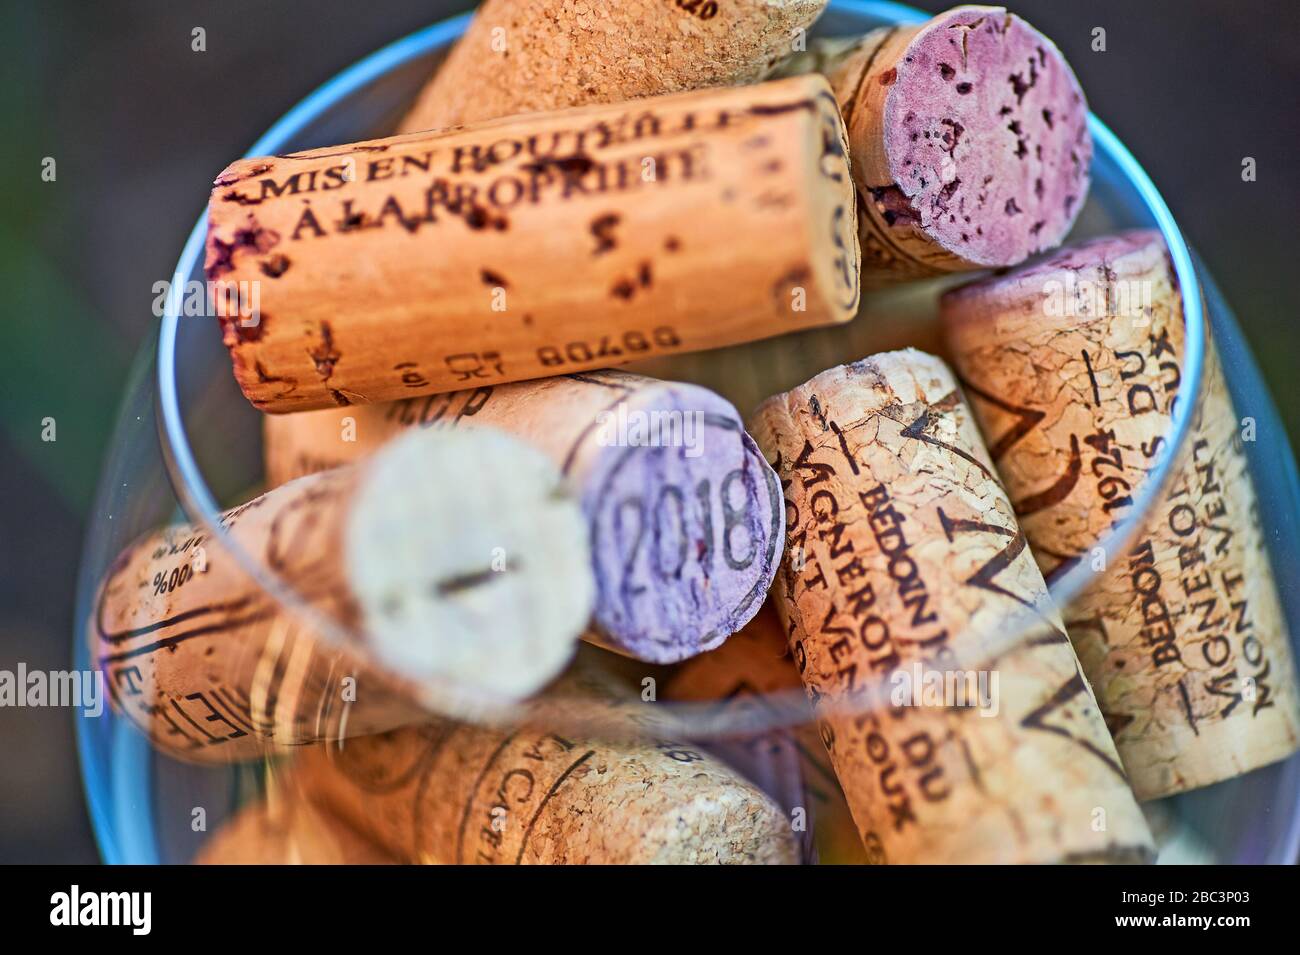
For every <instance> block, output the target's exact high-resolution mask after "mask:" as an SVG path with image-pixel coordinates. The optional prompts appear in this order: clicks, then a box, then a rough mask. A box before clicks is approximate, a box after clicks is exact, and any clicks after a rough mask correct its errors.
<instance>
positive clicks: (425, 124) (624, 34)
mask: <svg viewBox="0 0 1300 955" xmlns="http://www.w3.org/2000/svg"><path fill="white" fill-rule="evenodd" d="M825 6H826V0H698V2H697V0H683V2H677V0H667V2H665V0H618V2H617V3H608V2H596V0H486V2H484V3H482V4H480V5H479V8H478V10H477V11H476V12H475V14H474V19H473V21H471V23H470V25H469V28H468V29H467V30H466V31H465V35H464V36H463V37H461V39H460V40H459V41H457V43H456V45H455V46H454V47H453V48H452V51H451V53H450V54H449V55H448V57H447V59H446V61H445V62H444V63H443V64H442V66H441V68H440V69H439V70H438V72H437V74H436V75H435V76H434V78H433V79H432V80H431V81H430V82H429V83H428V85H427V86H426V87H425V89H424V90H423V92H421V94H420V96H419V98H418V100H417V101H416V103H415V105H414V106H413V107H412V108H411V111H410V112H409V113H408V114H407V116H406V118H405V119H404V120H403V122H402V131H403V132H410V131H414V130H422V129H440V128H443V127H447V126H461V125H465V124H468V123H475V122H480V121H482V120H485V119H495V118H497V117H499V116H509V115H512V114H515V113H530V112H537V111H540V110H553V109H563V108H565V107H569V106H585V105H588V104H592V103H617V102H621V101H623V100H631V99H641V98H643V97H647V96H659V95H662V94H665V93H679V92H684V91H687V90H695V89H704V88H706V87H714V86H731V85H739V84H743V83H753V82H756V81H757V80H759V79H761V78H762V77H763V75H764V74H765V73H767V72H768V71H769V70H770V69H771V68H772V66H773V64H775V63H776V62H777V61H778V60H780V59H781V58H782V57H784V56H787V55H789V54H790V52H791V51H792V50H793V48H794V44H795V36H796V33H797V32H798V31H800V30H802V29H804V28H806V27H808V26H809V25H810V24H811V23H812V22H813V21H814V20H815V19H816V18H817V17H818V15H819V14H820V13H821V12H822V9H823V8H824V7H825Z"/></svg>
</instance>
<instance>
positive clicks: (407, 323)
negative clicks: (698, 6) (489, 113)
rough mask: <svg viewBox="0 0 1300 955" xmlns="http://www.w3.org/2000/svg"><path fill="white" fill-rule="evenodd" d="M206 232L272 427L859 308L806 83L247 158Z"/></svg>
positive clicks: (832, 157) (841, 144)
mask: <svg viewBox="0 0 1300 955" xmlns="http://www.w3.org/2000/svg"><path fill="white" fill-rule="evenodd" d="M208 222H209V230H208V238H207V258H206V262H205V267H206V272H207V278H208V280H209V287H210V289H211V291H212V295H213V298H214V302H215V303H216V305H217V306H218V307H217V309H216V310H217V311H218V313H219V314H220V316H221V327H222V332H223V336H224V341H225V344H226V346H227V348H228V349H229V350H230V354H231V360H232V364H233V367H234V372H235V377H236V380H237V381H238V382H239V385H240V387H241V389H242V390H243V392H244V394H245V395H246V396H247V397H248V399H249V400H250V401H251V402H252V403H253V404H254V405H255V406H256V407H258V408H259V409H261V410H263V411H268V412H290V411H307V410H312V409H316V408H325V407H332V406H340V405H355V404H364V403H367V402H372V401H384V400H396V399H400V398H408V397H414V396H418V395H424V394H435V393H440V392H446V391H455V390H460V389H463V388H466V387H473V386H476V385H481V384H502V383H505V382H508V381H517V380H525V379H531V378H540V377H549V376H552V375H558V374H566V373H570V372H576V371H584V370H590V369H594V368H602V367H609V366H612V365H620V364H625V363H627V362H629V361H632V360H635V359H638V358H646V357H651V356H653V355H659V354H669V353H676V352H681V351H691V350H697V349H704V348H713V347H717V346H720V345H725V344H730V343H734V342H738V341H750V340H753V339H756V338H763V337H767V336H772V335H777V334H782V333H784V332H788V331H794V330H797V329H800V328H810V327H817V326H821V325H829V324H835V323H838V322H843V321H847V320H848V319H849V318H851V317H852V316H853V314H854V313H855V311H856V309H857V305H858V298H859V290H858V265H859V256H858V249H857V226H856V209H855V205H854V199H853V186H852V183H851V181H850V176H849V170H848V159H847V155H846V146H845V141H844V130H843V125H842V123H841V120H840V116H839V111H838V107H837V106H836V103H835V99H834V97H833V96H832V95H831V92H830V89H829V88H828V87H827V85H826V82H825V80H823V79H822V78H821V77H816V76H809V77H796V78H792V79H788V80H783V81H777V82H771V83H764V84H761V85H759V86H752V87H744V88H739V89H727V90H706V91H700V92H695V93H685V94H679V95H675V96H670V97H660V98H656V99H653V100H642V101H639V102H637V103H632V104H627V105H615V106H594V107H585V108H579V109H576V110H566V111H561V112H558V113H546V114H533V115H530V116H527V117H523V118H518V119H506V120H500V121H496V122H493V123H488V124H484V125H480V126H477V127H473V128H468V129H462V130H457V131H450V132H443V133H415V134H409V135H406V136H398V137H393V138H390V139H383V140H374V141H371V142H366V143H355V144H351V145H348V146H341V147H328V148H325V149H318V150H311V151H308V152H302V153H294V154H290V155H286V156H270V157H262V158H257V159H245V160H240V161H239V162H237V163H235V164H233V165H231V166H230V167H229V168H227V169H226V170H225V171H224V172H223V173H222V174H221V175H220V176H219V177H218V178H217V180H216V186H215V188H214V190H213V192H212V195H211V200H210V202H209V212H208ZM253 290H256V293H257V294H256V296H254V295H253V294H252V292H253ZM254 298H255V299H256V302H255V303H254V301H253V300H254Z"/></svg>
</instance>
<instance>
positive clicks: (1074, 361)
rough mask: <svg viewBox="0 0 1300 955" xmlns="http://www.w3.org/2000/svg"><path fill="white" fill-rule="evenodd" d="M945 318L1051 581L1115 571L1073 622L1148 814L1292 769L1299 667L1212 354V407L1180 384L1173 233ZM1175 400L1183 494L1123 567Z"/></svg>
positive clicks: (968, 296) (956, 297)
mask: <svg viewBox="0 0 1300 955" xmlns="http://www.w3.org/2000/svg"><path fill="white" fill-rule="evenodd" d="M942 311H943V319H944V323H945V327H946V329H947V331H948V335H949V339H950V341H951V344H952V353H953V355H954V359H955V361H956V362H957V367H958V369H959V370H960V373H961V375H962V377H963V380H964V382H965V386H966V391H967V393H968V394H969V395H970V397H971V400H972V402H973V405H974V409H975V413H976V414H977V416H978V418H979V421H980V423H981V425H982V426H983V429H984V433H985V435H986V436H987V437H988V439H989V445H990V448H991V450H992V455H993V459H994V461H995V463H996V464H997V467H998V471H999V472H1000V473H1001V475H1002V478H1003V480H1004V481H1005V482H1006V486H1007V490H1008V492H1009V493H1010V495H1011V498H1012V500H1013V501H1014V502H1015V507H1016V510H1017V512H1018V513H1019V515H1020V520H1021V525H1022V526H1023V528H1024V531H1025V534H1026V536H1027V537H1028V539H1029V544H1030V547H1031V548H1032V549H1033V550H1034V552H1035V554H1036V555H1037V557H1038V560H1039V563H1040V565H1041V566H1042V568H1043V570H1044V572H1046V573H1047V574H1048V576H1049V578H1050V577H1051V576H1052V575H1054V574H1056V573H1058V572H1060V571H1061V570H1063V569H1065V568H1066V567H1068V566H1070V565H1073V564H1074V563H1075V562H1077V561H1080V560H1084V561H1087V562H1088V563H1089V564H1091V565H1092V567H1093V569H1094V570H1097V571H1104V573H1102V574H1101V575H1100V577H1099V578H1098V579H1097V580H1096V582H1095V583H1094V584H1093V585H1090V586H1089V587H1088V588H1087V590H1086V591H1085V592H1084V594H1082V595H1081V596H1080V597H1079V598H1078V599H1077V600H1075V602H1074V603H1073V605H1072V606H1071V607H1070V608H1069V613H1068V615H1067V616H1068V619H1067V620H1066V623H1067V626H1068V628H1069V631H1070V635H1071V637H1072V638H1073V640H1074V643H1075V646H1076V648H1077V649H1078V652H1079V657H1080V659H1081V660H1082V661H1083V665H1084V667H1085V669H1086V671H1087V673H1088V677H1089V679H1090V680H1091V682H1092V684H1093V686H1094V687H1095V689H1096V691H1097V696H1098V699H1099V701H1100V703H1101V706H1102V710H1103V712H1104V713H1105V714H1106V718H1107V721H1108V723H1109V724H1110V727H1111V730H1112V732H1113V733H1114V736H1115V743H1116V746H1117V747H1118V749H1119V752H1120V755H1121V756H1122V757H1123V760H1124V765H1125V767H1126V768H1127V770H1128V773H1129V777H1130V779H1131V780H1132V782H1133V787H1134V789H1135V791H1136V792H1137V794H1138V796H1139V798H1141V799H1155V798H1159V797H1161V796H1167V795H1171V794H1173V793H1178V792H1183V791H1185V790H1188V789H1193V788H1196V787H1198V786H1205V785H1208V784H1210V783H1214V782H1218V781H1219V780H1222V779H1227V778H1229V777H1232V776H1236V775H1238V774H1240V773H1244V772H1247V771H1248V770H1251V769H1254V768H1256V767H1259V766H1263V765H1265V764H1267V763H1271V762H1275V761H1276V760H1279V759H1282V758H1284V757H1286V756H1288V755H1289V754H1291V753H1293V752H1294V751H1295V750H1296V749H1297V747H1298V746H1300V704H1298V702H1297V694H1296V682H1295V665H1294V662H1293V660H1292V656H1291V651H1290V642H1289V635H1288V632H1287V626H1286V621H1285V617H1284V615H1283V613H1282V608H1281V605H1280V603H1279V599H1278V595H1277V588H1276V584H1275V581H1274V579H1273V572H1272V569H1271V567H1270V564H1269V560H1268V554H1267V551H1266V549H1265V542H1264V531H1263V529H1262V528H1261V526H1260V516H1259V502H1258V501H1257V500H1256V497H1255V492H1254V489H1253V486H1252V484H1251V480H1250V473H1249V468H1248V464H1247V461H1246V457H1245V454H1244V451H1243V446H1242V433H1241V430H1240V425H1239V424H1238V417H1237V415H1236V414H1235V413H1234V411H1233V407H1232V401H1231V399H1230V397H1229V395H1228V392H1227V387H1226V384H1225V382H1224V377H1223V369H1222V367H1221V365H1220V363H1219V359H1218V356H1217V353H1216V352H1215V349H1214V347H1213V344H1212V343H1211V347H1210V349H1209V351H1208V353H1207V356H1206V362H1205V366H1204V376H1203V384H1202V387H1201V391H1200V394H1199V395H1194V394H1191V393H1189V392H1188V389H1187V388H1186V386H1185V383H1184V382H1183V377H1182V376H1183V371H1182V369H1183V329H1184V313H1183V308H1182V299H1181V296H1180V293H1179V289H1178V285H1177V280H1176V278H1175V276H1174V273H1173V267H1172V265H1171V263H1170V261H1169V258H1168V255H1167V253H1166V250H1165V246H1164V244H1163V242H1162V240H1161V238H1160V236H1159V234H1158V233H1156V232H1154V231H1138V232H1130V233H1124V234H1121V235H1118V236H1113V237H1107V238H1102V239H1098V240H1095V241H1092V242H1088V243H1084V244H1082V245H1078V246H1075V247H1072V248H1067V249H1063V250H1061V251H1059V252H1058V253H1056V254H1055V255H1053V256H1051V257H1050V258H1048V259H1046V260H1045V261H1043V262H1041V263H1038V264H1036V265H1033V266H1029V267H1026V268H1024V269H1021V270H1018V271H1016V272H1012V273H1010V274H1008V275H1004V276H999V277H996V278H992V279H989V280H987V281H984V282H979V283H975V284H972V285H969V286H966V287H965V288H963V289H960V290H957V291H954V292H951V293H949V294H948V295H947V296H945V297H944V299H943V305H942ZM1180 401H1194V402H1196V410H1195V417H1194V420H1193V422H1192V430H1191V433H1190V434H1189V436H1188V438H1187V442H1186V444H1185V446H1184V447H1183V449H1182V451H1181V457H1180V458H1179V459H1178V461H1177V462H1176V464H1175V467H1174V471H1173V473H1172V475H1171V477H1170V479H1169V482H1168V484H1167V485H1166V487H1165V489H1164V490H1163V492H1162V494H1161V497H1160V499H1159V500H1158V501H1157V503H1156V504H1155V507H1154V510H1152V511H1151V512H1150V513H1149V514H1148V515H1146V516H1144V518H1143V520H1142V524H1141V527H1140V529H1139V530H1138V531H1137V534H1136V537H1134V538H1133V540H1132V542H1131V543H1130V544H1129V545H1128V548H1127V551H1126V552H1125V553H1122V554H1116V553H1106V552H1105V551H1104V550H1102V548H1101V547H1100V546H1099V542H1100V540H1101V538H1102V537H1103V536H1104V535H1106V534H1107V532H1109V531H1110V530H1111V529H1112V528H1113V527H1115V526H1117V525H1118V524H1119V523H1120V522H1121V521H1122V520H1124V519H1127V518H1129V517H1130V516H1132V515H1133V513H1134V508H1135V506H1136V505H1135V502H1136V501H1137V500H1138V499H1139V498H1138V495H1139V493H1140V489H1141V488H1143V487H1144V485H1145V483H1146V481H1147V477H1148V474H1149V472H1150V471H1151V469H1152V468H1153V467H1155V465H1156V462H1157V459H1158V458H1159V457H1160V456H1161V455H1163V454H1165V453H1167V452H1168V447H1167V441H1168V435H1169V431H1170V427H1171V417H1170V416H1171V415H1172V413H1173V409H1174V406H1175V402H1180Z"/></svg>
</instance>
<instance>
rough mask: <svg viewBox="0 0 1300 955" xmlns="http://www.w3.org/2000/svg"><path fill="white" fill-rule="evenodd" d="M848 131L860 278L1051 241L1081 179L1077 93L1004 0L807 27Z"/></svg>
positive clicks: (806, 60) (1087, 155)
mask: <svg viewBox="0 0 1300 955" xmlns="http://www.w3.org/2000/svg"><path fill="white" fill-rule="evenodd" d="M814 71H815V72H818V73H821V74H823V75H825V76H826V77H827V78H828V79H829V80H830V83H831V86H832V88H833V89H834V91H835V96H836V98H837V99H838V101H839V104H840V109H841V111H842V112H843V115H844V120H845V124H846V126H847V128H848V134H849V154H850V156H851V158H852V165H853V175H854V180H855V182H856V184H857V189H858V205H859V216H858V227H859V231H860V240H861V246H862V269H863V272H862V283H863V287H864V288H866V289H872V288H878V287H882V286H884V285H888V284H890V283H894V282H899V281H910V280H914V279H919V278H926V277H929V276H934V275H940V274H944V273H950V272H962V271H970V270H975V269H983V268H992V267H1004V266H1009V265H1014V264H1017V263H1019V262H1021V261H1023V260H1024V259H1026V258H1027V257H1028V256H1030V255H1033V254H1035V253H1037V252H1040V251H1042V250H1044V249H1050V248H1052V247H1054V246H1055V245H1057V244H1058V243H1059V242H1060V241H1061V239H1062V238H1063V237H1064V236H1065V234H1066V233H1067V232H1068V231H1069V229H1070V226H1071V225H1072V224H1073V222H1074V220H1075V218H1076V217H1077V216H1078V214H1079V211H1080V210H1081V209H1082V208H1083V205H1084V200H1085V198H1086V196H1087V192H1088V184H1089V177H1088V165H1089V161H1090V159H1091V155H1092V141H1091V138H1090V135H1089V132H1088V126H1087V118H1088V111H1087V104H1086V102H1085V101H1084V98H1083V93H1082V90H1081V89H1080V87H1079V83H1078V81H1077V79H1076V78H1075V76H1074V73H1073V71H1072V70H1071V69H1070V66H1069V64H1068V63H1067V62H1066V61H1065V58H1064V57H1063V56H1062V55H1061V53H1060V51H1059V50H1058V49H1057V48H1056V46H1055V44H1053V43H1052V41H1051V40H1050V39H1048V38H1047V37H1045V36H1044V35H1043V34H1042V33H1040V32H1039V31H1038V30H1036V29H1035V28H1034V27H1033V26H1031V25H1030V24H1028V23H1026V22H1025V21H1024V20H1022V19H1021V18H1019V17H1017V16H1015V15H1014V14H1011V13H1008V12H1007V10H1006V9H1005V8H1003V7H993V6H959V7H955V8H953V9H951V10H948V11H945V12H944V13H941V14H939V15H937V16H935V17H933V18H931V19H930V20H928V21H926V22H925V23H922V24H918V25H915V26H894V27H885V28H881V29H878V30H874V31H872V32H871V33H869V34H867V35H866V36H864V37H839V38H832V39H819V40H815V41H813V42H812V43H811V44H809V47H808V49H807V51H806V52H800V53H797V54H795V56H793V57H792V58H791V59H790V60H788V61H787V62H785V63H783V64H782V65H781V66H779V67H778V69H777V70H776V71H775V75H782V76H790V75H800V74H806V73H809V72H814Z"/></svg>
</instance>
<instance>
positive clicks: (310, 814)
mask: <svg viewBox="0 0 1300 955" xmlns="http://www.w3.org/2000/svg"><path fill="white" fill-rule="evenodd" d="M194 862H195V864H196V865H395V864H396V862H397V860H396V859H394V858H393V857H392V856H391V855H389V854H388V853H386V852H384V851H383V850H381V849H379V848H378V847H377V846H375V845H372V844H371V843H370V842H368V841H367V840H365V839H364V838H362V837H361V836H360V835H358V834H357V833H356V832H355V831H353V829H352V828H351V827H350V826H346V825H344V824H343V823H342V822H340V821H339V820H337V819H334V818H332V817H330V816H329V815H327V814H326V813H324V812H322V811H321V810H320V809H318V808H316V807H315V806H313V805H312V804H311V803H310V802H309V801H308V800H307V799H305V798H303V797H302V796H301V794H299V793H298V792H296V791H295V790H294V789H293V788H291V787H287V786H286V787H284V788H283V789H281V788H280V787H277V791H276V792H274V793H272V794H271V795H269V796H268V797H267V798H266V799H265V800H260V801H258V802H255V803H253V804H251V805H248V806H245V807H244V808H243V809H241V810H239V812H238V813H236V814H235V816H234V818H232V819H231V820H230V821H228V822H227V823H225V824H224V825H223V826H222V827H221V828H220V829H218V830H217V831H216V832H215V833H213V834H212V837H211V838H210V839H209V840H208V841H207V842H206V843H204V846H203V848H202V849H201V850H200V851H199V853H198V855H197V856H195V858H194Z"/></svg>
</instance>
